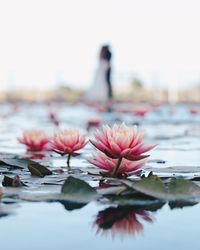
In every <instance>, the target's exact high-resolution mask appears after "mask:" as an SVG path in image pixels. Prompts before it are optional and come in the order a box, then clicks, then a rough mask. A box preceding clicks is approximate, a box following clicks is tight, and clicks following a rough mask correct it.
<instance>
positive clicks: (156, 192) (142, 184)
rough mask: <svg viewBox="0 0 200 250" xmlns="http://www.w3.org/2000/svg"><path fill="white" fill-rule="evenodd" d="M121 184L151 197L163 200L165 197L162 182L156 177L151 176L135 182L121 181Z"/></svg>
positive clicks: (165, 193) (164, 188)
mask: <svg viewBox="0 0 200 250" xmlns="http://www.w3.org/2000/svg"><path fill="white" fill-rule="evenodd" d="M122 182H123V183H124V184H125V185H127V186H128V187H130V188H133V189H134V190H136V191H138V192H141V193H143V194H146V195H149V196H151V197H155V198H158V199H164V200H165V199H166V197H167V189H166V187H165V185H164V183H163V182H162V180H161V179H160V178H159V177H157V176H154V175H151V176H149V177H147V178H143V179H141V180H140V181H137V182H136V181H135V182H133V181H129V180H122Z"/></svg>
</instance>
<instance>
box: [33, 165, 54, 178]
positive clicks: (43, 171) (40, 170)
mask: <svg viewBox="0 0 200 250" xmlns="http://www.w3.org/2000/svg"><path fill="white" fill-rule="evenodd" d="M28 170H29V171H30V173H31V174H32V175H34V176H39V177H44V176H45V175H51V174H52V172H51V171H50V170H49V169H48V168H47V167H45V166H42V165H41V164H39V163H34V164H33V163H32V164H29V165H28Z"/></svg>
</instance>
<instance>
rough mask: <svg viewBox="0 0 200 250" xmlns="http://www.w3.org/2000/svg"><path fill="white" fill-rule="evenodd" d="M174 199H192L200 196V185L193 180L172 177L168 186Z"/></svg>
mask: <svg viewBox="0 0 200 250" xmlns="http://www.w3.org/2000/svg"><path fill="white" fill-rule="evenodd" d="M168 192H169V196H170V198H171V199H172V200H190V199H193V198H200V187H199V186H198V185H196V184H195V183H193V182H192V181H188V180H184V179H176V178H172V179H171V182H170V184H169V187H168Z"/></svg>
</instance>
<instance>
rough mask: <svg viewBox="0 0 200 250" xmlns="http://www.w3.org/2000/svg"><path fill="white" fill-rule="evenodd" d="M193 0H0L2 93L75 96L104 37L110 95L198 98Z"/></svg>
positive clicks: (199, 45)
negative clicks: (109, 51) (109, 61)
mask: <svg viewBox="0 0 200 250" xmlns="http://www.w3.org/2000/svg"><path fill="white" fill-rule="evenodd" d="M199 8H200V2H199V1H198V0H190V1H189V0H163V1H160V0H151V1H149V0H140V1H138V0H117V1H116V0H84V1H81V0H73V1H72V0H17V1H16V0H7V1H3V0H1V1H0V36H1V39H0V98H1V100H5V99H28V100H46V99H52V98H53V99H56V98H57V99H64V100H75V99H77V98H80V96H81V94H82V93H83V92H84V91H86V90H87V89H88V88H89V86H90V84H91V83H92V80H93V75H94V72H95V68H96V65H97V57H98V53H99V49H100V47H101V45H102V44H104V43H106V44H109V45H110V46H111V48H112V52H113V61H112V66H113V74H112V81H113V85H114V89H115V97H116V99H119V100H130V101H152V100H153V101H165V102H166V101H169V102H199V101H200V60H199V57H200V35H199V23H200V16H199Z"/></svg>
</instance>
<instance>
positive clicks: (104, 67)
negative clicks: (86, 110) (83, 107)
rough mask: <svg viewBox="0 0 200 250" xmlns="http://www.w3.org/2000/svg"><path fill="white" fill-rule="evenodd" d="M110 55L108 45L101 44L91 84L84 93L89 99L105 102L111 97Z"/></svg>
mask: <svg viewBox="0 0 200 250" xmlns="http://www.w3.org/2000/svg"><path fill="white" fill-rule="evenodd" d="M111 57H112V54H111V52H110V48H109V46H108V45H104V46H102V48H101V50H100V54H99V63H98V67H97V70H96V73H95V77H94V81H93V84H92V85H91V87H90V89H89V90H88V91H87V93H86V98H87V100H89V101H95V102H106V101H109V100H111V99H112V98H113V91H112V84H111Z"/></svg>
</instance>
